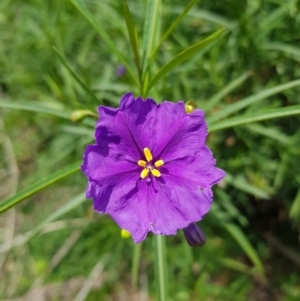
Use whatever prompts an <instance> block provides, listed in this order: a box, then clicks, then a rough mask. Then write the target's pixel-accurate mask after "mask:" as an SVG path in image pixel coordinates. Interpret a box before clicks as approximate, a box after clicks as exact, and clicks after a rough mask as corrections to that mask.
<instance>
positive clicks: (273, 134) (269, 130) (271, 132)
mask: <svg viewBox="0 0 300 301" xmlns="http://www.w3.org/2000/svg"><path fill="white" fill-rule="evenodd" d="M246 128H247V129H249V130H250V131H252V132H254V133H257V134H260V135H263V136H265V137H269V138H272V139H274V140H277V141H278V142H280V143H282V144H289V143H291V142H292V137H289V136H288V135H285V134H284V133H282V131H280V129H276V128H275V127H269V126H263V125H261V124H259V123H253V124H250V125H248V126H246Z"/></svg>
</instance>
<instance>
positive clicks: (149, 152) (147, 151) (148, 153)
mask: <svg viewBox="0 0 300 301" xmlns="http://www.w3.org/2000/svg"><path fill="white" fill-rule="evenodd" d="M144 154H145V157H146V160H147V162H149V161H151V160H152V159H153V157H152V153H151V151H150V149H149V148H148V147H145V148H144Z"/></svg>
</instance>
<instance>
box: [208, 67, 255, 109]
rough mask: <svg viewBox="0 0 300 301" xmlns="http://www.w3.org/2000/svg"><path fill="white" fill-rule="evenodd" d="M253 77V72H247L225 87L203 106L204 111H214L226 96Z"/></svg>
mask: <svg viewBox="0 0 300 301" xmlns="http://www.w3.org/2000/svg"><path fill="white" fill-rule="evenodd" d="M251 75H252V72H251V71H247V72H245V73H243V74H242V75H240V76H239V77H238V78H236V79H234V80H233V81H232V82H230V83H229V84H228V85H227V86H225V87H224V88H223V89H222V90H221V91H219V92H218V93H216V94H215V95H213V96H212V97H211V98H210V99H209V100H208V101H207V102H206V103H204V104H203V106H202V109H203V110H204V111H208V110H210V109H212V108H213V107H214V106H215V105H216V104H218V102H219V101H220V100H221V99H222V98H223V97H224V96H226V95H227V94H228V93H229V92H231V91H232V90H234V89H235V88H237V87H238V86H239V85H241V84H242V83H243V82H244V81H245V80H246V79H247V78H249V76H251Z"/></svg>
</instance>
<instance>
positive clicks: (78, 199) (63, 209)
mask: <svg viewBox="0 0 300 301" xmlns="http://www.w3.org/2000/svg"><path fill="white" fill-rule="evenodd" d="M84 201H86V198H85V193H80V194H79V195H77V196H75V197H74V198H72V199H71V200H70V201H69V202H67V203H65V204H63V205H62V206H60V207H59V209H57V210H56V211H54V212H53V213H51V214H50V215H48V216H47V217H46V218H45V219H44V220H43V221H42V222H40V223H39V224H38V225H37V226H36V227H35V228H33V229H32V230H31V231H29V232H27V233H26V234H25V235H24V239H23V240H22V245H23V244H26V243H28V241H29V240H31V239H32V238H34V237H35V236H36V235H38V234H39V233H40V232H41V231H42V230H43V228H44V226H46V225H47V224H48V223H51V222H53V221H55V220H57V219H59V218H60V217H61V216H63V215H65V214H66V213H68V212H70V211H72V210H73V209H75V208H76V207H78V206H79V205H81V204H82V203H83V202H84Z"/></svg>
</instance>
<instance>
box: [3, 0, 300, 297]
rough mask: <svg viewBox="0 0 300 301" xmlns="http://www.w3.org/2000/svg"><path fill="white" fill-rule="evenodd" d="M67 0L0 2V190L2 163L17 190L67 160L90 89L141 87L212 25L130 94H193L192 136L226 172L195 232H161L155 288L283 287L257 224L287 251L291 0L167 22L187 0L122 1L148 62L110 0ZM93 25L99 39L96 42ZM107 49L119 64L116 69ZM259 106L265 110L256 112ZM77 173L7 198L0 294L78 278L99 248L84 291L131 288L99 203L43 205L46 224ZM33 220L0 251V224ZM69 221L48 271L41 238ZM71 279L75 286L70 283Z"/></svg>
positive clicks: (89, 105)
mask: <svg viewBox="0 0 300 301" xmlns="http://www.w3.org/2000/svg"><path fill="white" fill-rule="evenodd" d="M72 2H76V3H80V1H79V0H77V1H75V0H74V1H68V0H64V1H60V0H54V1H38V0H28V1H12V0H3V1H1V3H0V28H1V29H0V32H1V34H0V45H1V47H0V154H1V157H0V171H1V173H0V177H1V181H0V197H1V200H2V198H3V200H5V199H7V198H8V197H9V196H12V195H13V194H14V193H15V192H16V191H15V190H16V178H15V177H11V174H10V172H11V170H13V168H16V167H17V168H18V170H19V177H18V179H17V180H18V181H17V182H18V183H17V184H18V188H17V191H21V190H22V189H26V188H27V187H29V186H30V185H32V184H33V183H35V182H36V181H38V180H40V179H42V178H44V177H46V176H49V175H52V174H54V172H57V171H59V170H61V169H63V168H65V167H67V166H69V165H71V164H72V163H74V162H77V161H79V160H81V158H82V154H83V150H84V148H85V145H86V144H88V143H91V142H92V141H93V125H94V123H95V119H94V118H93V117H87V118H86V119H85V120H83V121H80V122H77V123H74V122H72V121H71V119H70V114H71V112H74V111H75V110H79V109H88V110H91V111H93V112H95V110H96V107H97V106H98V105H100V104H105V105H111V106H117V105H118V101H119V99H120V96H121V95H122V94H123V93H125V92H127V91H132V92H133V93H134V94H135V95H136V96H138V95H139V93H140V92H141V91H142V92H143V93H146V91H147V90H148V89H147V88H149V83H151V79H153V77H154V76H155V75H156V74H158V72H159V70H161V69H162V68H163V67H164V66H165V65H166V64H167V63H168V62H170V61H171V60H172V59H173V58H174V57H175V56H176V55H178V54H179V53H182V52H184V51H185V49H186V48H188V47H190V46H192V45H195V44H196V43H198V42H199V41H201V40H203V39H204V38H206V37H208V36H209V35H211V34H212V33H214V32H216V31H217V30H220V29H221V28H223V27H226V30H225V32H224V33H223V34H222V36H221V37H220V38H218V39H217V40H216V41H215V42H214V43H212V44H210V45H209V46H208V47H207V48H204V49H202V50H200V51H199V52H197V53H196V54H195V55H194V56H191V57H190V58H189V59H188V60H187V61H185V62H184V63H182V64H180V65H178V66H177V67H175V68H170V70H168V72H167V73H166V75H165V76H164V77H161V78H159V80H158V81H157V83H156V84H155V85H154V86H153V87H152V89H151V90H149V92H148V93H147V94H145V95H147V96H150V97H153V98H154V99H155V100H156V101H158V102H160V101H162V100H165V99H168V100H173V101H177V100H185V101H188V100H193V101H194V102H195V104H196V105H197V106H198V107H199V108H203V109H204V110H205V113H206V116H207V118H208V120H209V121H210V126H211V133H210V135H209V138H208V144H209V146H210V147H211V149H212V150H213V152H214V156H215V157H216V158H217V162H218V166H220V167H221V168H222V169H224V170H225V171H226V172H227V173H228V176H227V178H225V181H224V182H223V183H222V184H220V185H219V186H218V187H215V189H214V192H215V198H214V201H215V202H214V205H213V208H212V210H211V212H210V213H209V214H208V215H207V216H206V218H205V219H204V220H203V222H201V226H202V227H203V229H204V231H205V233H206V235H207V243H206V244H205V246H204V247H202V248H200V249H191V248H190V247H189V246H188V245H187V244H186V242H185V240H184V237H183V234H182V233H181V232H180V233H179V234H178V235H177V236H176V237H167V238H166V244H167V263H168V265H167V266H168V278H169V285H168V286H169V296H170V300H174V301H181V300H182V301H183V300H248V299H249V300H258V299H257V298H258V296H259V295H260V294H262V293H264V294H265V296H266V297H265V300H280V301H281V300H288V301H293V300H298V299H299V298H300V291H299V283H300V279H299V277H298V273H297V268H299V267H297V264H296V262H295V259H291V258H290V256H289V255H288V254H289V252H286V251H280V250H279V248H278V243H277V244H272V243H270V240H268V235H269V233H272V235H273V236H275V237H277V239H278V240H279V245H280V246H284V247H285V248H287V249H288V250H291V251H292V252H295V253H297V251H298V249H299V241H298V238H297V237H298V231H299V220H300V212H299V205H298V203H299V193H298V191H299V184H300V160H299V156H300V151H299V149H300V138H299V137H300V130H299V115H295V114H296V113H297V114H298V111H296V109H297V108H299V104H300V99H299V93H300V86H299V85H298V82H296V80H299V79H300V72H299V68H298V65H299V60H300V48H299V26H300V21H299V20H300V4H299V1H297V0H288V1H279V0H248V1H239V0H224V1H215V0H214V1H211V0H202V1H199V3H197V4H196V5H195V6H194V7H193V8H192V9H191V10H190V11H189V12H188V14H187V15H186V17H185V18H183V19H182V20H181V22H180V23H179V24H178V26H176V27H174V30H173V27H172V24H174V23H173V22H176V20H178V18H179V19H180V14H181V13H182V12H183V11H184V9H185V5H187V3H185V2H184V4H183V1H179V0H172V1H171V0H162V1H157V3H156V4H157V5H160V6H161V10H159V12H158V11H157V8H156V7H155V5H154V4H153V5H152V6H151V5H148V6H147V5H146V2H147V1H137V0H130V1H128V7H129V10H130V12H131V17H132V20H133V22H135V26H136V30H137V34H138V36H139V45H140V46H141V47H142V48H143V49H145V50H146V55H147V58H148V59H149V60H150V62H152V64H151V67H150V68H147V64H146V63H147V61H144V65H142V63H143V61H142V55H143V52H142V51H140V52H138V51H137V50H136V48H135V47H136V45H135V43H136V41H135V40H134V39H133V36H134V35H133V32H134V31H133V29H132V28H133V27H132V24H131V23H130V22H132V20H131V21H130V16H129V15H128V12H127V25H126V20H125V16H124V12H123V9H124V7H123V2H122V1H117V0H106V1H95V0H89V1H88V0H86V1H83V2H84V3H85V5H86V9H87V10H88V12H89V13H88V14H82V12H81V11H80V10H78V9H77V8H76V6H74V5H73V4H72ZM159 2H160V3H159ZM84 12H86V11H85V10H84ZM145 14H147V24H146V26H145V24H144V20H145ZM128 22H129V25H130V24H131V25H130V26H131V27H130V26H129V28H131V43H133V49H135V52H133V51H132V45H131V43H130V39H129V34H128V33H127V26H128ZM157 27H158V28H159V30H154V29H155V28H157ZM144 28H145V29H146V31H145V32H146V33H147V35H149V37H151V39H149V41H151V44H147V39H145V37H144V34H143V31H144ZM170 28H171V29H172V30H171V32H170V34H169V35H168V37H167V38H166V39H165V40H164V41H163V42H162V44H161V46H160V48H159V49H158V51H157V52H155V49H156V48H155V46H157V45H158V44H159V43H160V41H161V38H162V37H163V36H164V33H165V32H167V31H168V30H169V29H170ZM155 35H157V36H155ZM143 37H144V38H143ZM147 37H148V36H146V38H147ZM108 39H109V40H111V41H113V45H110V44H109V42H108V44H107V41H108ZM54 48H55V49H57V51H58V52H59V54H60V55H59V54H58V53H57V51H55V50H54ZM118 53H119V54H118ZM151 53H152V54H153V53H157V55H156V57H155V58H151ZM138 56H140V57H139V58H138ZM122 58H123V59H125V62H126V64H127V65H128V70H127V72H126V73H125V75H123V76H122V77H117V76H116V68H117V66H118V65H120V64H122ZM149 60H148V62H149ZM138 64H140V67H139V68H137V66H136V65H138ZM139 70H140V71H139ZM129 71H130V72H129ZM142 71H144V73H143V75H144V77H143V76H141V72H142ZM130 73H131V74H130ZM141 83H142V85H144V86H143V88H141ZM289 83H291V84H289ZM269 92H270V93H269ZM273 92H274V93H273ZM266 93H269V94H268V95H266ZM289 107H290V108H289ZM274 112H275V113H274ZM286 112H288V113H286ZM270 114H273V115H272V116H273V117H272V118H273V119H268V118H270V116H271V115H270ZM274 114H275V115H274ZM284 114H285V115H286V116H285V117H284V118H280V119H278V117H280V116H281V117H283V115H284ZM275 117H276V118H275ZM246 121H247V122H248V123H246ZM2 123H3V127H2ZM7 141H9V142H7ZM9 143H11V148H10V147H9V146H8V145H9ZM8 154H9V155H8ZM14 158H16V162H15V161H14ZM15 163H17V165H16V164H15ZM85 186H86V179H85V178H84V176H83V175H81V174H76V175H74V176H72V177H70V178H68V179H65V180H63V181H62V182H60V183H56V184H55V185H54V186H51V187H48V188H47V189H46V190H44V191H42V192H39V193H37V194H35V195H33V196H32V197H31V198H30V199H28V200H27V201H25V202H24V203H22V204H20V205H18V206H17V207H15V210H16V211H15V214H16V215H15V216H13V213H11V211H8V212H6V213H5V215H2V216H1V221H0V269H1V267H2V269H1V273H0V299H1V298H3V299H9V298H12V297H16V296H22V295H23V294H25V293H26V292H28V291H30V289H31V288H32V285H33V283H34V281H35V280H36V279H37V278H39V277H41V279H42V283H43V285H45V286H46V285H48V284H50V283H54V282H60V283H64V282H65V281H67V280H70V279H73V278H75V277H79V276H83V277H88V275H89V274H90V273H91V271H92V269H93V268H94V266H95V265H96V264H97V263H98V262H99V261H101V260H103V261H104V262H105V264H104V271H105V277H104V280H103V284H102V286H101V287H100V286H98V287H95V288H94V289H93V290H92V291H91V292H90V294H89V296H88V297H87V299H86V300H90V301H93V300H112V298H113V297H115V298H117V296H118V295H120V294H121V293H122V292H123V293H124V294H126V295H128V296H129V295H130V296H133V295H134V294H135V293H136V292H133V291H132V289H131V284H130V281H131V280H130V279H131V276H130V271H131V264H132V262H133V261H134V259H133V258H132V254H133V253H134V245H133V243H132V241H131V240H130V239H129V240H124V239H122V238H121V236H120V230H119V228H118V226H117V225H116V224H115V223H114V222H113V221H112V220H111V219H110V218H109V217H104V216H101V215H96V214H93V213H92V209H91V207H92V206H91V201H86V202H83V203H80V204H78V206H76V208H73V209H72V210H68V211H66V212H64V214H62V215H59V216H58V217H57V218H58V220H59V221H61V222H62V223H60V224H58V223H55V221H54V220H51V222H50V224H49V222H48V220H47V218H49V216H51V214H52V213H53V212H56V211H57V210H59V209H60V208H65V207H63V206H64V205H66V204H67V203H68V202H69V201H70V200H72V199H73V198H74V197H75V196H76V195H78V194H80V193H81V192H83V191H84V189H85ZM291 209H292V210H291ZM290 212H291V213H290ZM41 223H42V224H43V223H44V224H46V225H45V226H43V229H44V230H43V231H42V233H41V235H40V236H35V237H32V238H31V239H30V240H28V241H27V243H26V244H23V245H22V246H17V247H13V248H11V250H10V251H9V252H8V253H6V254H5V256H4V255H3V254H2V253H1V250H2V249H1V248H2V246H3V245H2V244H3V243H4V241H5V240H6V239H7V237H13V236H16V237H21V236H26V235H27V234H26V233H27V232H28V231H30V230H32V229H33V230H34V229H36V227H38V226H39V225H40V224H41ZM59 225H60V226H59ZM58 226H59V227H58ZM51 227H52V228H51ZM55 227H56V228H55ZM13 228H14V231H13V232H12V231H11V232H10V231H9V229H11V230H12V229H13ZM47 229H48V230H47ZM49 229H50V230H51V229H52V230H51V231H50V230H49ZM232 229H237V230H236V231H235V230H232ZM39 230H40V229H39ZM76 230H79V231H80V233H81V235H80V237H79V238H78V240H77V242H76V243H74V245H73V246H72V247H71V248H70V249H69V250H68V252H67V253H66V255H65V256H64V257H63V258H61V260H60V261H59V263H58V265H57V266H56V267H55V268H53V269H50V270H49V266H50V262H51V260H52V259H53V258H54V257H55V254H56V253H57V251H58V250H59V249H60V248H61V247H62V246H63V245H64V243H65V242H66V241H67V240H68V238H69V237H70V236H71V235H72V233H74V231H76ZM47 231H50V232H47ZM46 232H47V233H46ZM151 240H152V239H151V238H148V239H147V240H146V241H145V242H144V243H143V246H142V250H141V252H142V253H141V258H142V260H141V262H140V267H139V275H140V277H139V284H138V288H139V289H140V290H143V291H145V292H147V294H148V295H149V296H151V297H152V298H155V290H156V287H155V285H156V282H155V279H154V273H155V271H154V267H153V260H154V257H153V254H152V241H151ZM281 250H282V249H281ZM1 256H2V257H1ZM82 285H83V283H82ZM77 292H78V288H77V290H74V292H73V295H75V294H76V293H77ZM132 298H133V297H132ZM58 299H59V297H58ZM59 300H60V299H59Z"/></svg>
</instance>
